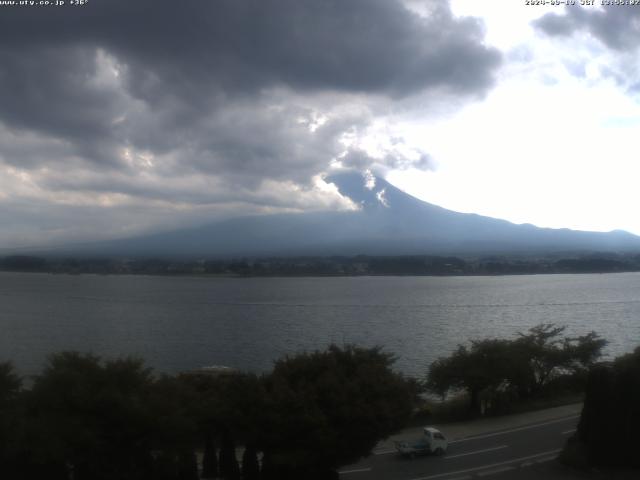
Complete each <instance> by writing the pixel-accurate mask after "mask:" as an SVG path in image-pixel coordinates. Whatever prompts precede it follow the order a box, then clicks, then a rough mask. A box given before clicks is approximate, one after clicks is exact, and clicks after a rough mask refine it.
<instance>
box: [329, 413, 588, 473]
mask: <svg viewBox="0 0 640 480" xmlns="http://www.w3.org/2000/svg"><path fill="white" fill-rule="evenodd" d="M578 418H579V417H578V415H576V414H571V415H568V416H564V417H562V418H553V419H548V420H545V421H539V422H536V423H532V424H528V425H518V426H516V427H514V428H507V429H504V430H498V431H493V432H489V433H484V434H479V435H475V436H471V437H466V438H463V439H458V440H454V441H452V442H451V443H450V445H449V449H448V450H447V453H446V454H445V455H443V456H441V457H433V456H429V457H419V458H416V459H406V458H401V457H399V456H398V455H397V454H395V452H393V451H392V450H391V449H386V450H379V451H378V452H377V454H375V455H372V456H371V457H369V458H367V459H364V460H363V461H361V462H359V463H357V464H355V465H352V466H349V467H345V468H343V469H342V471H341V472H340V473H341V475H340V477H341V479H342V480H432V479H433V480H463V479H465V480H468V479H472V478H485V477H489V476H493V475H498V474H501V475H500V478H511V477H513V478H519V476H520V475H519V473H518V472H520V471H521V469H528V468H531V467H536V466H540V465H541V464H544V463H547V462H551V461H552V460H554V459H555V458H556V457H557V456H558V453H559V452H560V449H561V448H562V447H563V445H564V443H565V441H566V439H567V438H568V437H569V436H570V435H571V434H572V433H573V432H574V431H575V428H576V424H577V422H578ZM442 430H443V433H445V435H446V434H447V430H446V428H445V427H443V428H442ZM508 472H512V473H513V475H508Z"/></svg>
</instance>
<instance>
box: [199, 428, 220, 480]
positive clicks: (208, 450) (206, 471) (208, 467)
mask: <svg viewBox="0 0 640 480" xmlns="http://www.w3.org/2000/svg"><path fill="white" fill-rule="evenodd" d="M217 476H218V451H217V449H216V443H215V438H214V436H213V434H212V433H207V434H206V435H205V442H204V453H203V456H202V478H207V479H209V478H216V477H217Z"/></svg>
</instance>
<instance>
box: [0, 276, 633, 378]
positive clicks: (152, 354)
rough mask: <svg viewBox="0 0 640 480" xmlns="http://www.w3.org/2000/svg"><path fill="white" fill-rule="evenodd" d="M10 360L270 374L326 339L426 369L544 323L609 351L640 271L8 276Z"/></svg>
mask: <svg viewBox="0 0 640 480" xmlns="http://www.w3.org/2000/svg"><path fill="white" fill-rule="evenodd" d="M0 302H1V308H0V328H1V332H2V333H1V337H0V361H1V360H11V361H13V362H14V364H15V365H16V367H17V368H18V371H19V372H20V373H22V374H25V375H29V374H33V373H36V372H38V371H39V370H40V368H41V367H42V365H43V364H44V361H45V359H46V356H47V355H48V354H49V353H52V352H57V351H61V350H79V351H86V352H93V353H95V354H98V355H101V356H105V357H116V356H122V355H137V356H141V357H143V358H144V359H145V360H146V362H147V364H148V365H149V366H151V367H153V368H154V369H156V370H157V371H161V372H177V371H181V370H188V369H193V368H198V367H202V366H206V365H228V366H232V367H236V368H240V369H244V370H251V371H255V372H262V371H267V370H269V369H270V368H271V366H272V363H273V361H274V360H275V359H277V358H278V357H280V356H282V355H284V354H287V353H295V352H299V351H303V350H307V351H308V350H314V349H323V348H325V347H326V346H327V345H328V344H329V343H331V342H335V343H338V344H343V343H355V344H358V345H362V346H374V345H382V346H383V347H384V349H385V351H387V352H391V353H394V354H395V355H397V357H398V360H397V363H396V368H397V369H398V370H400V371H402V372H404V373H405V374H407V375H411V376H418V377H421V376H423V375H424V374H425V373H426V371H427V368H428V366H429V364H430V363H431V362H432V361H433V360H434V359H435V358H437V357H438V356H442V355H447V354H449V353H450V352H451V350H452V349H453V348H455V346H456V345H457V344H458V343H461V342H466V341H468V340H469V339H474V338H485V337H505V338H506V337H512V336H514V335H516V333H517V332H519V331H525V330H526V329H528V328H529V327H532V326H534V325H536V324H538V323H541V322H555V323H557V324H559V325H566V326H567V333H569V334H572V335H573V334H585V333H587V332H589V331H591V330H595V331H596V332H598V333H599V334H600V335H601V336H602V337H604V338H606V339H607V340H608V341H609V342H610V343H609V345H608V347H607V349H606V352H607V354H608V355H610V356H615V355H619V354H622V353H627V352H630V351H632V350H633V348H635V347H636V346H637V345H640V274H639V273H624V274H602V275H523V276H504V277H344V278H205V277H145V276H94V275H80V276H71V275H48V274H16V273H3V272H0Z"/></svg>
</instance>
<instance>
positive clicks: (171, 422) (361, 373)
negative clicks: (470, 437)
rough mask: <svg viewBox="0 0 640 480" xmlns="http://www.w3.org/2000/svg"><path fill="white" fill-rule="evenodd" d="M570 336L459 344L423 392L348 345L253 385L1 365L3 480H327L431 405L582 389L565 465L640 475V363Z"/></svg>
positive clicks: (490, 403)
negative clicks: (608, 357) (610, 359)
mask: <svg viewBox="0 0 640 480" xmlns="http://www.w3.org/2000/svg"><path fill="white" fill-rule="evenodd" d="M564 330H565V329H564V327H558V326H555V325H553V324H541V325H538V326H536V327H533V328H531V329H530V330H529V331H527V332H525V333H521V334H519V335H518V336H517V337H516V338H514V339H484V340H474V341H472V342H470V345H460V346H459V347H458V348H457V349H456V350H455V351H454V352H452V354H451V355H450V356H448V357H442V358H440V359H438V360H437V361H435V362H434V363H433V364H432V365H431V367H430V369H429V373H428V376H427V379H426V381H425V382H424V384H422V385H420V384H419V383H418V382H416V381H413V380H411V379H406V378H404V377H402V376H401V375H400V374H398V373H396V372H394V371H393V370H392V365H393V361H394V359H393V357H392V356H391V355H389V354H387V353H384V352H382V351H381V349H380V348H371V349H366V348H359V347H355V346H345V347H342V348H340V347H337V346H335V345H334V346H330V347H329V348H328V349H327V350H325V351H320V352H314V353H303V354H298V355H294V356H287V357H284V358H282V359H280V360H278V361H277V362H276V363H275V364H274V368H273V370H272V371H271V372H270V373H268V374H265V375H262V376H256V375H253V374H248V373H240V372H227V371H214V372H212V371H195V372H187V373H182V374H178V375H174V376H169V375H160V376H158V375H154V374H153V372H152V371H151V370H150V369H149V368H147V367H145V366H144V364H143V362H142V361H141V360H137V359H131V358H125V359H118V360H107V361H104V360H102V359H100V358H98V357H96V356H93V355H89V354H81V353H77V352H63V353H58V354H55V355H53V356H51V357H50V358H49V360H48V362H47V364H46V366H45V367H44V369H43V371H42V372H41V373H40V374H39V375H37V376H35V377H34V378H33V379H32V381H31V382H30V385H29V387H26V386H25V385H24V382H23V381H22V379H21V378H19V377H18V376H17V375H16V373H15V370H14V369H13V367H12V365H11V364H10V363H0V478H3V479H5V478H6V479H8V480H27V479H40V478H47V479H51V480H69V479H73V480H85V479H86V480H89V479H90V480H115V479H118V480H120V479H121V480H138V479H141V480H146V479H149V480H150V479H154V480H196V479H198V478H223V479H227V480H239V479H241V478H242V479H245V480H253V479H256V480H257V479H262V480H275V479H278V480H288V479H300V478H305V479H310V480H314V479H317V480H321V479H336V478H338V474H337V473H336V470H337V469H338V468H339V467H340V466H343V465H347V464H351V463H354V462H355V461H357V460H358V459H360V458H361V457H363V456H366V455H368V454H369V453H370V452H371V450H372V449H373V447H374V446H375V445H376V444H377V442H378V441H379V440H381V439H383V438H385V437H387V436H389V435H390V434H392V433H394V432H395V431H397V430H399V429H401V428H402V427H404V426H406V425H407V424H408V423H409V422H410V421H411V420H413V421H415V420H416V418H419V419H420V420H431V419H432V418H433V415H431V416H430V415H429V414H427V415H426V416H425V412H424V410H422V411H421V410H419V409H418V406H419V405H420V404H421V401H420V395H419V394H420V393H422V392H424V391H425V390H426V391H428V392H430V393H431V394H432V395H433V394H437V395H439V396H440V397H441V398H443V399H445V398H452V397H453V398H454V400H453V402H448V403H447V402H445V403H443V404H441V405H440V407H441V408H442V406H443V405H445V407H444V408H445V409H446V405H455V404H459V402H460V399H462V400H463V401H465V402H466V404H465V406H464V411H465V413H466V414H465V418H472V417H476V416H480V415H486V414H500V413H509V412H513V411H519V410H522V409H523V408H527V407H530V406H532V405H535V404H536V403H537V402H540V401H542V402H543V403H544V402H547V401H549V400H550V399H556V400H557V399H558V398H559V397H561V396H562V395H566V394H569V395H581V394H583V392H584V391H585V387H586V391H587V394H586V401H585V409H584V412H583V416H582V419H581V422H580V426H579V428H578V434H577V436H576V438H575V439H574V440H573V442H572V443H571V444H570V446H569V447H568V449H567V452H565V457H567V458H571V459H573V462H574V463H575V459H576V458H577V459H579V460H580V461H581V462H583V463H587V464H589V463H593V464H594V465H634V466H638V463H637V456H636V455H635V453H634V451H633V450H634V449H633V448H632V446H634V445H637V442H635V433H636V432H637V431H638V430H639V429H640V409H639V408H638V405H640V348H638V349H637V350H636V351H635V353H634V354H630V355H627V356H624V357H621V358H620V359H617V360H616V361H615V362H614V363H613V364H598V363H597V360H598V359H599V358H600V356H601V352H602V348H603V347H604V346H605V344H606V342H605V341H604V340H603V339H601V338H599V337H598V335H597V334H596V333H593V332H592V333H589V334H587V335H583V336H578V337H568V336H564ZM430 413H433V412H430ZM458 413H459V412H458ZM443 418H444V417H441V419H443ZM451 419H457V420H459V419H460V417H458V418H451ZM603 438H606V439H607V441H606V442H605V444H606V448H605V449H604V455H602V454H603V447H602V445H603V443H602V439H603ZM237 445H241V446H242V452H243V454H242V459H241V462H238V459H237V458H236V446H237ZM593 459H599V460H596V461H594V460H593Z"/></svg>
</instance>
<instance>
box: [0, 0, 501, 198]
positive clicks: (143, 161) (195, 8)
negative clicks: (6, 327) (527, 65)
mask: <svg viewBox="0 0 640 480" xmlns="http://www.w3.org/2000/svg"><path fill="white" fill-rule="evenodd" d="M426 5H427V6H428V7H429V12H430V13H429V15H426V16H420V15H417V14H416V13H414V12H411V11H409V10H407V9H406V8H405V7H404V6H403V4H402V3H401V1H400V0H182V1H167V0H137V1H133V2H132V1H130V0H92V1H91V2H90V3H89V4H87V5H86V6H84V7H81V8H67V7H63V8H61V7H55V8H54V7H51V8H8V7H3V8H2V11H1V12H0V13H1V15H0V140H4V139H9V140H10V145H9V144H8V143H5V142H4V141H3V142H2V144H0V167H2V165H3V164H4V165H5V166H9V167H11V168H19V169H22V170H24V171H27V172H30V173H29V175H30V176H29V177H28V178H27V179H26V180H24V181H25V182H26V183H28V185H29V188H27V187H25V189H27V190H28V191H29V192H32V194H33V195H36V196H37V200H34V201H39V202H42V206H43V207H46V205H45V204H46V202H47V199H48V198H50V197H52V196H56V195H58V194H59V193H60V192H61V191H64V190H65V189H67V190H68V191H70V192H71V193H72V194H75V193H77V192H84V193H87V194H91V192H95V193H96V194H102V193H109V192H112V193H116V194H123V195H129V196H133V197H137V198H141V199H150V200H154V201H155V200H156V199H159V198H160V197H161V196H162V195H163V193H162V192H163V189H162V183H163V182H164V183H165V187H164V191H165V192H166V197H165V199H166V200H167V201H169V202H179V201H182V202H186V203H189V202H193V203H207V202H218V201H219V202H220V203H224V199H225V198H226V199H228V200H229V201H230V202H233V201H237V199H238V198H237V197H238V196H237V195H236V194H235V193H237V192H243V194H245V195H247V197H248V198H249V201H250V202H251V201H258V200H255V199H262V200H264V201H265V202H268V201H272V202H273V205H282V204H283V203H285V202H284V200H283V197H282V195H278V194H273V195H269V193H268V192H266V191H262V190H260V189H264V188H265V187H264V183H265V182H271V181H275V182H285V183H286V182H289V183H290V184H293V185H297V186H298V187H299V189H300V190H299V191H300V192H302V194H307V193H308V189H309V187H310V185H312V182H311V178H312V177H313V176H314V175H317V174H319V173H321V172H323V171H325V170H326V169H327V167H328V165H329V163H330V162H332V161H335V160H336V159H337V158H342V159H343V160H344V162H343V163H344V164H345V165H347V166H354V165H357V166H358V167H362V168H368V167H371V166H372V165H383V166H386V167H387V168H407V167H410V166H416V167H418V168H428V167H429V165H430V160H429V158H428V157H427V156H426V155H424V154H419V155H417V156H413V157H412V158H407V157H406V156H403V155H400V154H398V153H397V152H393V151H390V152H386V153H384V152H383V154H382V155H381V156H379V157H377V158H372V157H370V156H369V155H368V154H366V153H364V152H363V151H360V150H358V148H357V147H353V146H349V145H348V144H347V143H345V142H344V139H345V137H350V138H357V137H358V135H361V134H362V133H363V132H366V130H367V128H368V127H369V126H370V125H371V123H372V121H373V120H374V119H375V118H377V116H378V115H380V114H381V113H382V114H383V115H384V114H386V113H388V112H389V110H390V109H391V108H390V105H393V102H395V101H397V100H399V99H402V100H405V101H404V102H402V105H405V106H406V105H407V104H410V103H411V102H410V101H406V100H407V99H410V98H413V96H418V95H423V94H429V93H437V94H438V95H441V94H442V95H449V96H453V97H458V98H473V97H478V96H482V95H483V94H485V93H486V92H487V91H488V89H489V88H490V87H491V85H492V83H493V78H494V73H495V71H496V69H497V68H498V67H499V65H500V63H501V56H500V54H499V53H498V52H497V51H496V50H495V49H492V48H489V47H487V46H485V45H484V44H483V35H484V32H483V27H482V24H481V23H480V22H479V21H478V20H475V19H472V18H457V17H454V16H453V14H452V12H451V10H450V8H449V5H448V3H447V2H446V1H445V0H434V1H432V2H427V3H426ZM54 173H55V174H54ZM13 174H14V173H12V175H13ZM15 174H16V175H17V173H15ZM65 175H66V176H67V178H66V179H65V178H62V177H64V176H65ZM197 175H200V176H201V177H202V178H204V179H205V180H202V181H201V182H200V183H199V184H193V188H192V190H191V191H189V186H188V185H187V182H188V179H190V178H192V177H193V176H197ZM97 177H98V178H97ZM21 178H22V177H21ZM25 178H26V177H25ZM2 180H3V179H2V178H0V181H2ZM4 180H5V182H9V180H7V179H4ZM29 182H31V183H29ZM221 185H228V186H229V188H222V187H221ZM214 188H215V189H216V192H215V194H214V192H212V191H211V189H214ZM197 189H201V191H200V192H199V191H196V190H197ZM234 189H235V190H234ZM23 190H24V189H23ZM23 190H20V191H23ZM252 191H255V192H259V193H258V194H256V195H255V196H253V197H252V196H251V192H252ZM296 191H297V190H295V189H293V190H291V191H290V192H289V193H291V192H293V193H295V192H296ZM33 192H36V193H33ZM49 194H50V195H49ZM7 195H10V194H9V193H5V202H6V201H7V200H6V196H7ZM89 196H90V195H89ZM72 197H73V195H72ZM222 197H224V198H222ZM311 197H313V198H315V197H314V196H313V195H311ZM311 197H309V198H311ZM73 198H75V197H73ZM251 198H253V200H251ZM269 198H271V200H269ZM0 201H2V195H0ZM65 201H66V200H65ZM305 202H307V200H304V201H301V202H298V203H296V201H292V203H293V204H297V205H306V203H305Z"/></svg>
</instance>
